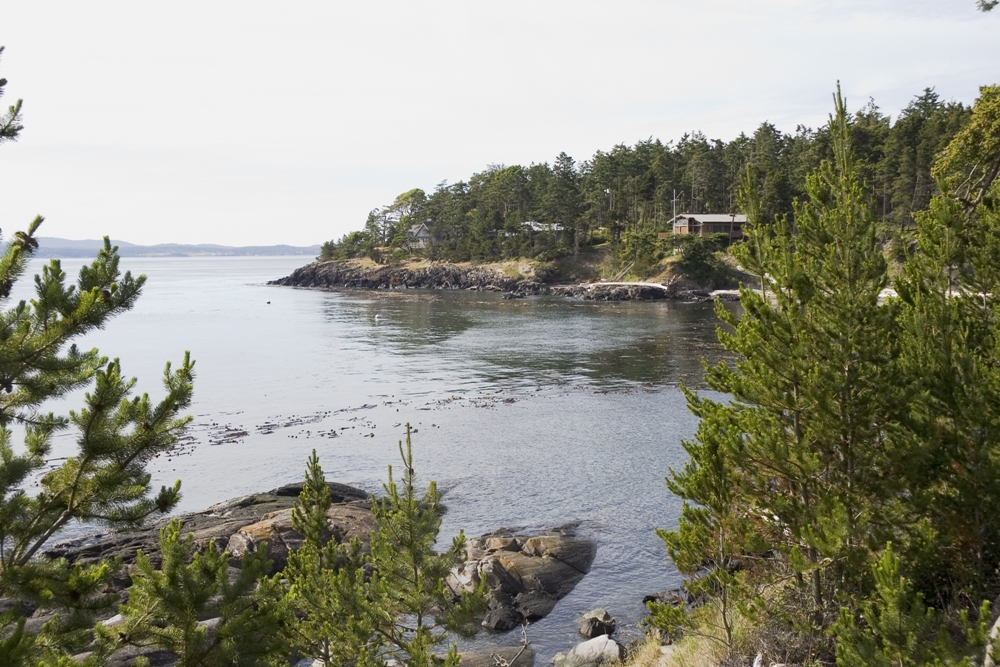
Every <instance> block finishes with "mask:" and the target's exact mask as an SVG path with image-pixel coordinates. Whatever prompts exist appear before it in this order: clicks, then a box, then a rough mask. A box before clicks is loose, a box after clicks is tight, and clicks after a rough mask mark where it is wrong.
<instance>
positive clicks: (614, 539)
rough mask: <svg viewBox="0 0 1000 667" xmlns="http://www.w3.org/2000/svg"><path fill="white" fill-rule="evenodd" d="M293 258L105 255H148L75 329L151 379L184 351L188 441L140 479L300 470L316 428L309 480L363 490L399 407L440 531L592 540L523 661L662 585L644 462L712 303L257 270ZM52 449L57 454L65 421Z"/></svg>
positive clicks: (694, 368) (662, 510)
mask: <svg viewBox="0 0 1000 667" xmlns="http://www.w3.org/2000/svg"><path fill="white" fill-rule="evenodd" d="M306 261H307V260H306V259H305V258H294V257H291V258H290V257H280V258H260V257H247V258H222V257H212V258H126V259H123V260H122V267H123V269H129V270H131V271H133V272H134V273H145V274H147V275H148V277H149V280H148V283H147V286H146V288H145V291H144V294H143V296H142V298H141V299H140V300H139V303H138V305H137V306H136V308H135V309H134V310H133V311H131V312H129V313H127V314H125V315H123V316H121V317H120V318H118V319H117V320H115V321H113V322H112V323H111V324H110V325H109V326H108V327H106V329H104V330H103V331H100V332H96V333H94V334H92V335H90V336H88V337H87V339H86V340H85V341H83V345H84V346H87V347H89V346H97V347H99V348H100V349H101V351H102V352H103V353H104V354H106V355H108V356H112V357H119V358H120V359H121V361H122V366H123V370H124V372H125V373H126V374H130V375H136V376H138V377H139V385H138V386H139V389H140V391H148V392H149V393H150V394H151V395H152V396H154V397H156V396H158V395H160V394H161V393H162V390H161V386H160V384H159V379H160V377H161V375H162V372H163V364H164V362H165V361H167V360H173V361H175V362H178V361H180V359H181V357H182V354H183V352H184V350H190V351H191V353H192V356H193V358H194V359H196V360H197V365H196V370H197V378H196V381H195V403H194V405H193V407H192V410H191V412H192V414H193V415H195V422H194V425H193V427H192V430H191V433H192V435H193V436H194V441H193V442H192V443H191V444H190V445H188V446H186V447H185V448H184V450H183V453H181V454H178V455H175V456H172V457H170V458H169V459H164V458H161V459H159V460H157V462H156V465H155V466H154V468H153V471H152V472H153V478H154V483H155V484H157V485H159V484H170V483H172V482H173V481H174V480H175V479H181V480H182V481H183V486H182V490H183V493H184V498H183V501H182V504H181V507H180V511H192V510H198V509H202V508H204V507H206V506H208V505H209V504H211V503H214V502H217V501H220V500H223V499H226V498H230V497H233V496H237V495H241V494H244V493H250V492H253V491H260V490H266V489H270V488H273V487H275V486H278V485H280V484H284V483H288V482H292V481H295V480H298V479H300V478H301V475H302V471H303V468H304V463H305V459H306V457H307V456H308V454H309V452H310V451H311V450H312V449H314V448H315V449H316V450H317V452H318V454H319V456H320V461H321V463H322V465H323V468H324V470H325V471H326V473H327V477H328V478H329V479H331V480H336V481H340V482H345V483H348V484H354V485H357V486H360V487H362V488H365V489H367V490H370V491H373V492H375V491H378V490H379V489H380V488H381V487H380V485H381V483H382V481H383V480H384V479H385V473H386V466H387V465H389V464H395V463H396V462H397V461H398V450H397V443H398V441H399V439H400V438H401V437H402V434H403V433H404V428H405V427H404V424H405V423H407V422H409V423H410V424H412V426H413V428H414V429H415V430H414V437H413V441H414V450H415V457H416V465H417V473H418V475H419V476H420V477H421V478H422V479H423V480H424V481H427V480H430V479H434V480H436V481H437V482H438V484H439V486H440V487H441V489H442V490H444V491H445V503H446V505H447V507H448V512H447V514H446V516H445V519H444V524H443V527H442V538H443V539H447V540H449V541H450V538H451V536H453V535H454V534H456V533H457V532H458V531H459V530H460V529H461V530H464V531H465V532H466V534H468V535H478V534H481V533H484V532H487V531H490V530H493V529H495V528H499V527H517V528H522V529H524V530H526V531H530V530H540V529H546V528H552V527H556V526H560V525H563V524H567V523H578V524H579V529H578V530H579V532H580V533H581V534H583V535H587V536H590V537H593V538H594V539H595V540H596V541H597V544H598V552H597V559H596V561H595V563H594V567H593V570H592V572H591V573H590V574H589V575H588V576H587V577H585V578H584V580H583V581H582V582H581V583H580V584H579V585H578V586H577V588H576V589H575V590H574V591H573V592H572V593H571V594H570V595H569V596H568V597H566V598H565V599H563V600H562V601H561V602H560V603H559V605H557V607H556V609H555V611H554V612H553V613H552V614H551V615H550V616H549V617H548V618H546V619H544V620H542V621H540V622H539V623H537V624H535V625H533V626H532V627H530V628H529V631H528V635H529V639H530V640H531V642H532V645H533V646H534V648H535V649H536V651H538V654H539V655H538V664H544V662H545V661H547V660H548V658H550V657H551V655H552V654H554V653H555V652H556V651H558V650H565V649H567V648H569V647H570V646H572V645H573V643H574V642H576V641H578V638H577V636H576V630H575V624H574V622H573V619H575V618H576V617H577V616H579V615H581V614H582V613H584V612H586V611H589V610H590V609H593V608H595V607H605V608H606V609H608V611H610V612H611V614H612V615H614V616H615V617H617V618H618V619H619V622H620V623H626V624H628V623H631V624H634V623H635V622H636V621H638V620H639V619H640V618H641V617H642V615H643V613H644V607H643V606H642V603H641V600H642V597H643V595H645V594H647V593H651V592H655V591H659V590H663V589H666V588H669V587H671V586H676V585H677V584H678V583H679V578H678V576H677V574H676V572H675V571H674V569H673V568H672V566H671V565H670V563H669V562H668V561H667V559H666V555H665V552H664V548H663V545H662V543H661V542H660V541H659V539H658V538H657V537H656V535H655V534H654V528H655V527H666V528H672V527H674V526H675V525H676V517H677V515H678V513H679V511H680V502H679V501H678V500H677V499H676V498H674V497H673V496H672V495H671V494H670V492H669V491H668V490H667V489H666V487H665V485H664V483H663V478H664V476H665V475H666V474H667V472H668V469H669V468H671V467H674V468H677V467H679V466H681V465H683V462H684V460H685V458H686V456H685V453H684V451H683V449H682V447H681V445H680V441H681V439H682V438H687V437H690V436H691V434H692V433H693V432H694V429H695V426H696V420H695V418H694V417H693V416H692V415H691V414H689V413H688V411H687V410H686V408H685V404H684V399H683V396H682V395H681V393H680V391H679V390H678V389H677V384H678V381H679V380H683V381H685V382H686V383H688V384H689V385H692V386H698V385H699V382H700V378H701V374H702V371H701V358H702V357H703V356H707V357H708V358H710V359H712V358H715V357H717V356H718V355H719V350H718V346H717V344H716V343H715V318H714V316H713V314H712V306H711V304H689V303H673V302H671V303H617V304H594V303H581V302H573V301H567V300H563V299H556V298H549V297H538V298H531V299H524V300H516V301H504V300H502V299H501V298H500V296H499V295H498V294H493V293H483V294H480V293H473V292H450V291H427V292H424V291H419V292H418V291H404V292H391V293H379V292H321V291H313V290H299V289H291V288H284V287H273V286H267V285H265V284H264V283H265V282H266V281H267V280H270V279H274V278H278V277H281V276H284V275H287V274H288V273H290V272H291V271H292V270H293V269H294V268H296V267H297V266H299V265H301V264H303V263H305V262H306ZM81 263H82V261H81V260H66V261H64V262H63V267H64V269H66V270H67V272H68V273H69V274H70V275H75V273H76V271H77V270H78V268H79V266H80V264H81ZM41 264H42V262H41V261H40V260H38V261H34V262H32V264H31V266H30V268H29V271H30V273H32V274H33V273H36V272H38V271H40V267H41ZM30 289H31V287H30V281H27V280H25V281H22V284H20V285H18V289H17V290H16V291H15V294H14V295H13V296H14V298H15V299H18V298H30V297H31V294H30ZM65 403H66V405H64V406H56V408H55V409H57V410H59V409H62V410H65V409H69V408H70V407H73V406H74V405H78V404H79V396H77V397H76V398H75V400H74V399H73V397H71V398H70V399H69V400H67V401H66V402H65ZM56 450H57V451H56V452H54V456H56V457H58V456H65V455H67V454H68V453H70V452H71V451H72V440H71V435H69V434H67V435H65V436H63V437H62V438H61V440H60V441H59V442H58V443H57V447H56ZM517 641H518V636H517V633H512V634H509V635H500V636H488V635H483V636H480V638H478V639H477V640H475V641H474V642H473V644H474V645H477V646H484V645H493V644H496V645H504V644H515V643H517Z"/></svg>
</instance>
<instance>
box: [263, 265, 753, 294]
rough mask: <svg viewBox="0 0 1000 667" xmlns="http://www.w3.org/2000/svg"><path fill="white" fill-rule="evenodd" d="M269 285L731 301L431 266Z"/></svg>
mask: <svg viewBox="0 0 1000 667" xmlns="http://www.w3.org/2000/svg"><path fill="white" fill-rule="evenodd" d="M268 284H269V285H282V286H286V287H303V288H312V289H340V288H346V289H367V290H402V289H456V290H468V291H483V292H501V293H503V296H504V298H508V299H518V298H522V297H526V296H535V295H539V294H553V295H557V296H563V297H568V298H574V299H581V300H584V301H664V300H680V301H708V300H711V299H713V298H722V299H724V300H726V299H732V298H733V292H732V291H731V290H719V291H715V292H713V291H710V290H708V289H705V288H703V287H700V286H698V285H695V284H693V283H691V282H689V281H685V280H674V281H671V282H670V283H667V284H658V283H606V282H589V283H559V282H555V281H553V280H552V279H551V276H549V275H538V274H536V275H533V276H531V277H529V278H525V277H523V276H519V277H512V276H510V275H507V274H506V273H504V272H502V271H500V270H497V269H494V268H491V267H488V266H469V267H462V266H457V265H455V264H451V263H448V262H433V263H431V264H428V265H427V266H422V267H419V268H406V267H402V266H373V267H363V266H358V265H356V264H353V263H351V262H345V261H336V260H331V261H317V262H313V263H312V264H307V265H306V266H303V267H300V268H298V269H296V270H295V271H293V272H292V274H291V275H288V276H285V277H284V278H279V279H277V280H272V281H270V282H269V283H268Z"/></svg>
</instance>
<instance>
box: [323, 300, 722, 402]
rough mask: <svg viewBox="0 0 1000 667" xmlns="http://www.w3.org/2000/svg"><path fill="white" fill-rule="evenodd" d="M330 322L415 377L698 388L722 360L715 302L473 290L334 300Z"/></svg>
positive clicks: (327, 311)
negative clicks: (518, 296)
mask: <svg viewBox="0 0 1000 667" xmlns="http://www.w3.org/2000/svg"><path fill="white" fill-rule="evenodd" d="M326 296H327V298H326V299H325V300H324V303H323V316H324V318H325V319H326V320H327V321H328V322H330V323H332V324H335V325H336V326H337V328H338V329H340V330H344V331H345V333H346V334H347V336H348V338H349V339H351V340H353V341H354V343H355V344H356V345H358V346H360V347H363V348H367V350H368V351H372V350H374V351H375V352H376V353H378V354H380V355H388V356H389V357H392V358H393V363H395V364H396V365H397V366H399V368H400V370H403V371H405V372H406V373H407V374H410V375H411V376H413V375H416V376H419V375H423V374H426V373H429V372H433V373H434V374H435V375H439V376H440V375H441V374H442V373H445V374H452V375H453V376H454V377H452V378H451V379H452V381H453V382H454V383H456V384H465V383H467V382H468V381H470V380H474V381H476V382H477V383H486V384H488V385H496V386H500V387H502V388H509V387H512V386H522V387H530V386H534V385H550V384H553V383H558V384H563V383H569V384H574V385H575V384H583V385H586V386H592V387H594V388H598V389H601V390H614V389H628V388H634V387H640V386H647V387H648V386H659V385H672V384H676V383H677V382H678V381H681V380H683V381H684V382H686V383H688V384H690V385H692V386H695V387H697V386H699V385H700V384H701V377H702V368H701V359H702V357H705V358H706V359H707V360H708V361H709V362H711V363H715V362H716V361H718V360H719V359H721V358H723V357H724V354H725V353H724V351H723V350H722V349H721V348H720V347H719V345H718V342H717V339H716V331H715V327H716V323H717V320H716V319H715V317H714V314H713V312H712V309H713V305H712V304H710V303H675V302H670V303H614V304H609V303H588V302H579V301H569V300H566V299H562V298H556V297H538V298H530V299H524V300H516V301H506V300H503V299H502V298H501V297H500V295H499V294H491V293H485V294H481V293H468V292H388V293H377V292H376V293H372V292H349V291H344V292H335V293H330V294H328V295H326Z"/></svg>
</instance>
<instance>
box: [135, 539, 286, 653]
mask: <svg viewBox="0 0 1000 667" xmlns="http://www.w3.org/2000/svg"><path fill="white" fill-rule="evenodd" d="M160 550H161V555H162V563H161V566H160V568H159V569H157V568H156V567H155V566H154V565H153V563H152V561H150V559H149V557H148V556H147V555H146V554H143V553H142V552H139V555H138V558H137V559H136V569H137V572H136V573H135V574H133V575H132V586H131V587H130V588H129V599H128V602H127V603H126V604H125V605H124V606H123V607H122V614H123V616H124V617H125V623H124V625H123V626H122V628H121V629H120V630H118V639H119V640H120V641H121V642H122V643H124V644H128V645H132V646H144V647H149V646H152V647H156V648H158V649H161V650H164V651H168V652H170V653H173V654H175V655H177V656H178V663H177V664H178V665H179V667H237V666H239V667H256V666H258V665H260V666H263V665H271V664H278V663H280V662H282V658H285V655H284V648H285V647H284V644H283V643H282V642H281V641H279V634H278V630H279V624H280V623H281V622H282V620H283V616H284V614H283V612H282V608H281V604H280V602H279V600H280V596H279V595H278V593H277V590H276V588H277V583H276V582H274V581H272V580H271V579H269V578H268V577H266V576H265V575H266V574H267V571H268V567H269V566H270V562H269V561H268V560H267V558H266V556H265V555H264V554H265V553H266V550H265V549H261V550H258V552H257V553H254V554H247V555H246V556H244V558H243V560H242V561H241V563H240V568H239V571H238V573H235V576H232V577H230V575H229V554H228V553H225V552H220V551H219V550H218V548H216V546H215V544H214V543H212V542H210V543H209V544H208V546H207V547H206V548H205V549H204V550H201V551H196V550H195V548H194V535H192V534H190V533H189V534H188V535H187V537H186V538H182V537H181V523H180V522H179V521H176V520H174V521H171V522H170V523H169V524H168V525H167V526H166V527H165V528H163V529H161V530H160ZM205 621H208V622H207V623H206V622H205ZM116 630H117V628H116Z"/></svg>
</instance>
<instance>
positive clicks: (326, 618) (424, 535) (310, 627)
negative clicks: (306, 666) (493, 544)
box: [285, 425, 486, 667]
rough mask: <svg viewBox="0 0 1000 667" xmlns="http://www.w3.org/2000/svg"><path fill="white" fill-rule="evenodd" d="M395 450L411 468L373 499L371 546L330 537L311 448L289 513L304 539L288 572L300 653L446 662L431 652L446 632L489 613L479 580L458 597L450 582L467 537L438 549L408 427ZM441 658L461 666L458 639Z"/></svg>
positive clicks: (334, 660)
mask: <svg viewBox="0 0 1000 667" xmlns="http://www.w3.org/2000/svg"><path fill="white" fill-rule="evenodd" d="M399 447H400V456H401V457H402V460H403V465H404V469H405V471H404V473H403V477H402V479H401V480H400V481H399V483H397V481H396V480H395V478H394V477H393V474H392V468H391V467H390V469H389V480H388V482H387V483H386V484H385V486H384V491H385V495H384V496H383V497H382V498H381V499H377V500H374V501H373V507H372V514H373V518H374V520H375V530H374V532H373V533H372V535H371V540H370V544H369V550H368V552H367V553H365V552H364V550H363V549H362V545H361V544H360V543H359V542H357V541H354V542H352V543H349V544H341V545H337V544H336V543H334V542H332V541H329V538H330V535H329V530H328V527H327V519H326V510H327V509H328V508H329V506H330V491H329V487H327V485H326V481H325V479H324V476H323V471H322V469H321V468H320V466H319V461H318V459H317V457H316V454H315V452H313V455H312V456H311V457H310V459H309V463H308V467H307V469H306V483H305V485H304V486H303V488H302V492H301V494H300V496H299V501H298V503H297V504H296V507H295V510H294V513H293V521H294V525H295V528H296V530H298V531H300V532H301V533H302V534H303V536H304V537H305V541H304V543H303V545H302V547H301V548H299V549H298V550H296V552H294V553H293V554H291V555H290V556H289V564H288V568H287V570H286V574H285V576H287V579H288V582H289V586H290V588H289V592H288V598H289V603H290V605H291V608H292V609H293V610H294V612H295V615H296V618H297V619H298V620H297V621H295V622H292V623H291V625H290V630H289V638H290V641H291V643H292V645H293V646H294V647H295V648H296V649H297V650H298V651H299V652H300V654H302V655H305V656H309V657H316V658H320V659H322V660H324V661H325V664H327V665H357V666H359V667H362V666H366V665H385V664H387V661H388V660H390V659H392V660H396V661H397V662H398V663H399V664H402V665H407V666H409V667H424V666H426V667H430V666H431V665H441V664H442V663H441V661H440V659H438V658H437V657H435V655H434V653H433V650H434V648H435V647H436V646H438V645H439V644H441V643H442V642H443V641H444V640H445V637H446V635H445V631H452V632H458V633H460V634H466V635H471V634H474V633H475V631H476V630H477V629H478V626H477V625H476V615H477V614H479V613H481V612H482V611H484V610H485V606H486V596H485V589H484V588H483V585H481V586H480V587H479V588H478V589H477V590H475V591H473V592H471V593H470V592H463V593H462V594H461V595H460V597H459V598H458V599H455V597H454V594H453V593H452V592H451V591H450V590H449V589H448V588H447V587H446V585H445V579H446V577H447V576H448V574H449V573H450V571H451V568H452V567H454V566H455V565H457V564H459V563H460V562H461V561H462V558H463V556H464V553H465V537H464V535H462V534H459V536H458V537H456V538H455V539H454V540H453V542H452V545H451V548H450V549H448V550H447V551H445V552H443V553H437V552H435V551H434V544H435V542H436V541H437V535H438V530H439V529H440V526H441V510H440V502H441V496H440V494H439V493H438V491H437V489H436V487H435V485H434V483H433V482H431V483H430V485H429V486H428V489H427V491H426V492H425V493H424V494H423V495H419V494H418V493H417V489H416V485H415V481H416V476H415V473H414V469H413V451H412V446H411V442H410V429H409V425H407V430H406V446H405V449H404V447H403V443H402V441H401V442H400V443H399ZM443 664H444V665H446V666H450V667H456V666H457V665H458V654H457V653H456V649H455V647H454V646H452V647H451V648H450V650H449V651H448V655H447V658H445V660H444V662H443Z"/></svg>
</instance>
